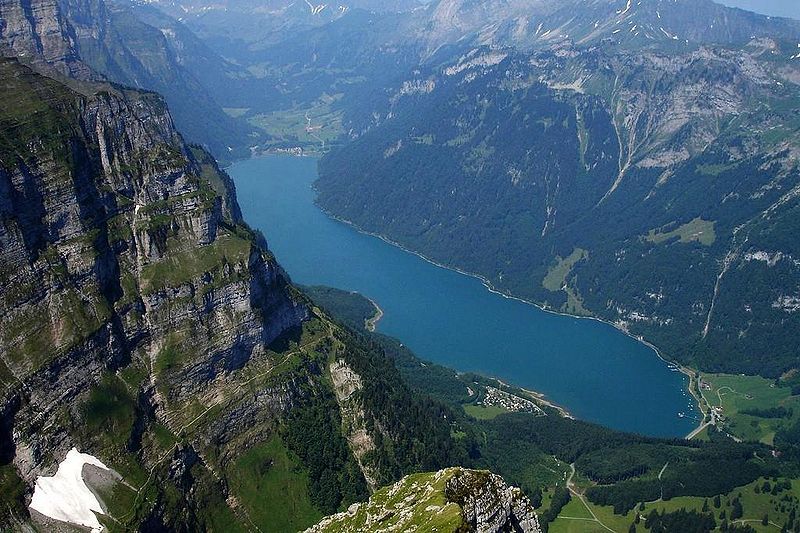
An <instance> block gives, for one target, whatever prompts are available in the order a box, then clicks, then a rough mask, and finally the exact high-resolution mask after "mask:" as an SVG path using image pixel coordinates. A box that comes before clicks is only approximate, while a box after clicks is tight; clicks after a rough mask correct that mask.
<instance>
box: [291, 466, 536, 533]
mask: <svg viewBox="0 0 800 533" xmlns="http://www.w3.org/2000/svg"><path fill="white" fill-rule="evenodd" d="M368 531H375V532H378V531H407V532H412V531H441V532H466V531H476V532H496V531H518V532H526V533H527V532H530V533H533V532H536V533H539V532H541V528H540V526H539V521H538V519H537V518H536V514H535V513H534V511H533V507H532V505H531V503H530V501H529V500H528V498H527V497H526V496H525V495H523V494H522V491H520V490H519V489H517V488H515V487H510V486H509V485H507V484H506V483H505V481H503V479H502V478H501V477H500V476H498V475H496V474H492V473H491V472H487V471H481V470H467V469H464V468H448V469H446V470H440V471H439V472H435V473H429V474H412V475H410V476H406V477H404V478H403V479H401V480H400V481H398V482H397V483H395V484H394V485H392V486H391V487H386V488H384V489H382V490H380V491H378V492H377V493H375V494H374V495H373V496H372V497H371V498H370V500H369V502H367V503H363V504H353V505H351V506H350V508H349V509H348V510H347V511H346V512H343V513H339V514H336V515H333V516H329V517H327V518H325V519H323V520H322V521H321V522H320V523H319V524H317V525H315V526H313V527H311V528H309V529H307V530H306V533H326V532H343V533H344V532H353V533H356V532H368Z"/></svg>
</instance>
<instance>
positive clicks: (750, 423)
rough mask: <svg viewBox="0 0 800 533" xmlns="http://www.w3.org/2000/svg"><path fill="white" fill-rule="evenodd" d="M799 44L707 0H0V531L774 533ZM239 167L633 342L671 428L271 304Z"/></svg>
mask: <svg viewBox="0 0 800 533" xmlns="http://www.w3.org/2000/svg"><path fill="white" fill-rule="evenodd" d="M799 43H800V22H798V21H794V20H790V19H781V18H769V17H765V16H761V15H756V14H754V13H750V12H747V11H743V10H738V9H732V8H727V7H723V6H721V5H718V4H715V3H713V2H711V1H710V0H693V1H690V0H640V1H637V2H634V1H632V0H485V1H479V0H434V1H433V2H430V3H419V2H417V1H415V0H394V1H385V2H381V1H379V0H358V1H355V0H354V1H353V2H352V3H348V4H347V5H345V4H342V5H325V4H320V5H315V4H312V3H310V2H291V1H290V0H285V1H284V0H264V1H261V2H255V1H250V0H222V1H219V2H213V3H206V2H204V1H203V0H187V1H186V2H181V1H180V0H154V1H151V2H127V1H124V0H115V1H111V0H0V503H1V505H0V528H2V529H3V530H4V531H5V530H9V531H25V532H30V531H41V532H50V531H57V532H62V531H64V532H72V531H92V532H99V531H143V532H149V531H186V532H193V531H216V532H226V533H227V532H233V531H265V532H266V531H276V532H283V531H304V530H308V531H314V532H336V531H353V532H356V531H359V532H360V531H418V532H423V531H450V532H464V531H491V532H495V531H498V532H499V531H524V532H541V531H553V532H562V531H620V532H624V531H639V532H641V531H645V530H650V531H659V532H660V531H664V532H671V531H676V532H678V531H681V532H682V531H687V532H689V531H712V530H720V531H754V530H757V531H768V530H771V529H776V528H777V529H783V530H784V531H797V530H800V517H799V516H798V508H799V507H800V395H799V394H800V374H798V369H800V361H798V357H800V346H798V344H799V342H798V341H800V322H799V321H798V320H799V319H798V317H800V313H798V311H800V241H799V240H798V237H797V234H798V233H797V232H798V230H800V227H798V220H800V219H799V218H798V215H799V214H800V172H799V171H798V158H800V135H799V134H798V133H799V132H800V88H799V86H800V44H799ZM264 153H292V154H297V155H302V154H308V153H313V154H315V155H319V156H321V159H320V163H319V170H320V179H319V181H318V182H317V184H316V187H317V190H318V193H319V196H318V202H319V205H320V206H321V207H322V208H324V209H325V210H326V211H327V212H329V213H331V214H333V215H335V216H337V217H339V218H342V219H345V220H348V221H351V222H352V223H353V224H355V225H356V226H357V227H359V228H362V229H364V230H367V231H370V232H374V233H378V234H381V235H383V236H385V237H386V238H387V239H391V240H392V241H395V242H397V243H399V244H401V245H403V246H404V247H406V248H408V249H410V250H412V251H415V252H418V253H420V254H424V255H425V256H426V257H430V258H431V259H433V260H435V261H437V262H439V263H442V264H444V265H447V266H450V267H454V268H458V269H460V270H463V271H468V272H471V273H474V274H476V275H479V276H481V277H483V278H485V280H486V281H487V283H489V284H490V285H491V286H493V287H495V288H496V289H497V290H500V291H503V292H506V293H509V294H511V295H514V296H517V297H520V298H524V299H527V300H530V301H532V302H535V303H538V304H540V305H542V306H546V307H547V308H549V309H553V310H558V311H561V312H565V313H568V314H574V315H586V316H591V317H595V318H598V319H602V320H604V321H607V322H610V323H613V324H615V325H616V326H617V327H619V328H621V329H623V330H625V331H626V332H629V333H631V334H632V335H634V336H641V337H642V339H644V340H646V341H648V342H650V343H652V344H653V345H655V346H657V347H658V348H659V349H660V351H661V354H662V355H663V357H665V358H666V359H670V360H674V361H678V362H680V363H681V364H683V365H686V366H685V367H681V368H683V370H685V371H686V372H687V373H688V374H689V375H690V376H691V390H692V393H693V394H694V395H695V397H696V398H697V400H698V402H699V407H700V409H701V411H702V413H703V420H700V421H698V422H699V423H700V424H701V425H700V426H699V427H698V430H697V431H695V432H693V434H692V436H691V437H692V438H687V439H682V438H673V439H660V438H653V437H648V436H642V435H634V434H628V433H622V432H619V431H615V430H612V429H608V428H604V427H601V426H598V425H595V424H590V423H587V422H584V421H581V420H576V419H573V418H571V417H570V416H569V415H568V413H566V412H565V411H564V410H563V409H562V408H560V407H558V406H556V405H553V404H552V403H550V402H549V401H547V400H546V399H545V398H543V397H542V396H541V395H539V394H537V393H535V392H533V391H529V390H525V389H523V388H519V387H517V386H514V385H513V384H508V383H505V382H503V381H500V380H498V379H495V378H493V377H490V376H482V375H476V374H469V373H458V372H456V371H454V370H452V369H449V368H445V367H443V366H439V365H437V364H434V363H431V362H427V361H425V360H424V359H423V358H422V357H424V354H420V355H417V354H414V353H412V352H411V351H410V350H409V349H408V348H407V347H406V346H404V345H403V343H402V339H394V338H391V337H387V336H385V335H382V334H380V333H378V332H375V331H374V330H375V329H376V323H377V320H378V319H379V318H380V311H379V310H378V313H377V314H376V308H375V306H374V303H372V302H371V301H370V300H368V299H367V298H365V297H364V296H361V295H358V294H353V293H350V292H346V291H341V290H338V289H336V288H331V287H298V286H296V285H294V284H293V283H292V281H291V278H290V274H291V272H289V273H287V272H285V271H284V270H283V268H282V267H281V266H280V264H279V263H278V260H277V259H276V258H275V257H274V256H273V254H272V253H271V252H270V250H269V247H268V244H267V243H268V239H269V228H264V233H263V234H262V232H261V231H257V230H254V229H252V228H251V227H250V226H249V225H248V224H247V222H246V221H245V220H244V219H243V217H242V214H241V211H240V208H239V203H238V200H237V197H236V190H235V186H234V182H233V180H232V179H231V178H230V177H229V176H228V174H227V173H226V172H225V171H224V170H223V169H222V167H221V165H222V164H224V163H228V162H231V161H233V160H235V159H241V158H244V157H248V156H252V155H260V154H264ZM367 296H368V295H367ZM365 326H366V327H365ZM378 329H379V328H378ZM712 372H714V373H712ZM723 372H727V373H723ZM631 379H635V376H631Z"/></svg>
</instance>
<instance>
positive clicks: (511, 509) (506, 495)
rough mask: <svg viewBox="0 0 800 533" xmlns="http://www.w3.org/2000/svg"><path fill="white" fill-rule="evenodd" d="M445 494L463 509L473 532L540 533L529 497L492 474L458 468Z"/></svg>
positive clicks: (465, 518)
mask: <svg viewBox="0 0 800 533" xmlns="http://www.w3.org/2000/svg"><path fill="white" fill-rule="evenodd" d="M445 495H446V496H447V499H448V500H449V501H452V502H455V503H457V504H458V505H459V506H460V507H461V509H462V516H463V518H464V521H465V522H466V523H467V524H469V530H470V531H477V532H480V533H484V532H485V533H489V532H493V531H525V532H539V531H541V529H540V527H539V520H538V518H537V517H536V513H535V512H534V511H533V507H532V506H531V502H530V501H529V500H528V498H527V497H526V496H525V495H524V494H522V491H521V490H520V489H518V488H516V487H510V486H508V485H507V484H506V483H505V481H503V478H501V477H500V476H498V475H496V474H492V473H491V472H484V471H476V470H461V469H458V470H456V471H455V473H454V474H453V476H452V477H451V478H450V479H448V480H447V484H446V485H445Z"/></svg>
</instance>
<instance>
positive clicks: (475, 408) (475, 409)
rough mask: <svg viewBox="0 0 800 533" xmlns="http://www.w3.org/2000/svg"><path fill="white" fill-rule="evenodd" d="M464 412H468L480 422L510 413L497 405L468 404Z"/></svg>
mask: <svg viewBox="0 0 800 533" xmlns="http://www.w3.org/2000/svg"><path fill="white" fill-rule="evenodd" d="M464 411H466V413H467V414H468V415H469V416H471V417H474V418H477V419H478V420H491V419H492V418H495V417H496V416H498V415H502V414H503V413H507V412H508V411H507V410H506V409H503V408H502V407H498V406H496V405H475V404H474V403H470V404H466V405H465V406H464Z"/></svg>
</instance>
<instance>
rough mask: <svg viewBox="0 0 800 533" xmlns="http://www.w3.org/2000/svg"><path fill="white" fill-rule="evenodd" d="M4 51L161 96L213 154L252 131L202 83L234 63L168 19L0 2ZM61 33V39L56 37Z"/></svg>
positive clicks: (243, 142) (225, 76)
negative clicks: (163, 96) (218, 54)
mask: <svg viewBox="0 0 800 533" xmlns="http://www.w3.org/2000/svg"><path fill="white" fill-rule="evenodd" d="M0 19H2V20H4V21H5V26H4V28H3V29H0V40H2V41H3V42H4V47H6V50H7V52H6V54H5V55H11V56H15V57H20V58H25V60H27V61H33V62H34V63H35V64H37V65H38V66H39V67H40V68H41V67H42V65H43V64H44V65H49V66H50V68H52V69H54V70H55V71H56V72H59V73H61V74H64V75H67V76H70V77H74V78H79V79H106V80H109V81H112V82H115V83H119V84H122V85H127V86H130V87H136V88H141V89H146V90H152V91H157V92H160V93H162V94H164V95H165V97H166V99H167V102H168V103H169V105H170V107H171V109H172V110H173V111H174V112H175V116H176V120H177V122H178V125H179V127H180V128H181V131H182V132H183V133H184V134H185V135H187V137H188V138H189V139H190V140H191V141H192V142H197V143H201V144H203V145H204V146H206V147H208V148H209V149H211V150H212V151H213V152H214V153H215V154H217V155H218V156H219V157H226V158H229V157H231V156H236V155H238V156H246V155H248V154H249V146H250V144H254V143H256V142H257V139H258V137H257V136H256V138H255V140H254V139H253V137H252V134H253V133H254V129H253V128H252V127H251V126H248V125H247V124H246V123H245V122H243V121H240V120H237V119H234V118H232V117H230V116H228V115H226V114H225V113H224V112H223V110H222V108H221V106H220V104H219V103H218V102H217V101H216V100H215V98H214V97H213V96H212V92H211V91H210V89H209V87H213V86H225V85H227V84H228V83H229V82H228V80H230V79H231V78H234V79H235V78H236V77H237V76H239V74H238V72H237V68H236V67H235V66H233V65H230V64H228V63H227V62H225V61H224V60H223V59H222V58H220V57H219V56H217V55H216V54H215V53H214V52H212V51H211V50H210V49H209V48H208V47H207V46H206V45H205V44H203V43H202V42H201V41H200V40H199V39H197V38H196V37H195V36H194V35H193V34H191V32H189V31H188V30H186V29H185V28H183V26H181V25H180V24H178V23H176V22H174V21H173V20H171V19H169V18H167V17H164V16H163V15H160V16H159V15H158V14H157V12H156V13H150V16H149V17H139V16H137V15H136V14H134V13H133V11H132V10H131V9H129V8H127V7H123V6H121V5H119V4H108V5H107V4H106V3H104V2H103V1H102V0H97V1H96V0H65V1H58V2H50V3H48V4H46V5H45V6H42V7H41V8H39V4H31V3H30V2H17V1H9V2H4V3H3V4H2V6H0ZM65 35H66V36H68V38H67V39H64V38H63V37H64V36H65Z"/></svg>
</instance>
